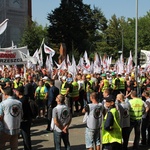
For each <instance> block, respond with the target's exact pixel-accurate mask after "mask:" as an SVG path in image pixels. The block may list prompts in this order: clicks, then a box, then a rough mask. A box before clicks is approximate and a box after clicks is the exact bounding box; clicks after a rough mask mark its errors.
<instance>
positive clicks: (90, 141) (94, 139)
mask: <svg viewBox="0 0 150 150" xmlns="http://www.w3.org/2000/svg"><path fill="white" fill-rule="evenodd" d="M85 143H86V148H93V147H94V144H96V146H98V145H100V129H95V130H94V129H89V128H86V130H85Z"/></svg>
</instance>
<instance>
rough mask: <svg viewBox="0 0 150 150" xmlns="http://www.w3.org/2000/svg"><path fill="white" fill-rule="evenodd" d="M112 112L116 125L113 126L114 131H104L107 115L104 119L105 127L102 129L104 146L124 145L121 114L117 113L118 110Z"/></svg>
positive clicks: (114, 109) (113, 109)
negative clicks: (111, 144)
mask: <svg viewBox="0 0 150 150" xmlns="http://www.w3.org/2000/svg"><path fill="white" fill-rule="evenodd" d="M110 112H111V113H112V115H113V118H114V123H113V126H112V130H111V131H107V130H105V129H104V125H105V122H106V118H107V114H106V115H105V117H104V121H103V127H102V135H103V136H102V144H109V143H114V142H117V143H120V144H121V143H122V130H121V127H120V125H119V122H120V121H119V120H120V119H119V113H118V111H117V109H116V108H112V109H111V110H110Z"/></svg>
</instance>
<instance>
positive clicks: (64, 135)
mask: <svg viewBox="0 0 150 150" xmlns="http://www.w3.org/2000/svg"><path fill="white" fill-rule="evenodd" d="M61 139H62V140H63V142H64V145H65V150H70V143H69V133H64V132H57V131H56V130H54V145H55V149H56V150H61Z"/></svg>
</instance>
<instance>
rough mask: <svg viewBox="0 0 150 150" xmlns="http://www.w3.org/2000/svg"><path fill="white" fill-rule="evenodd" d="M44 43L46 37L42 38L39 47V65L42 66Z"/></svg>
mask: <svg viewBox="0 0 150 150" xmlns="http://www.w3.org/2000/svg"><path fill="white" fill-rule="evenodd" d="M43 44H44V38H43V40H42V43H41V46H40V48H39V55H40V56H39V65H40V66H41V67H42V66H43V52H42V45H43Z"/></svg>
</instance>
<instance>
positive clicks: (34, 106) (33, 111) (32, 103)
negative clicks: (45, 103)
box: [29, 99, 38, 119]
mask: <svg viewBox="0 0 150 150" xmlns="http://www.w3.org/2000/svg"><path fill="white" fill-rule="evenodd" d="M29 105H30V110H31V117H32V118H33V119H35V118H36V117H37V116H38V105H37V104H36V102H35V101H34V100H32V99H29Z"/></svg>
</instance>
